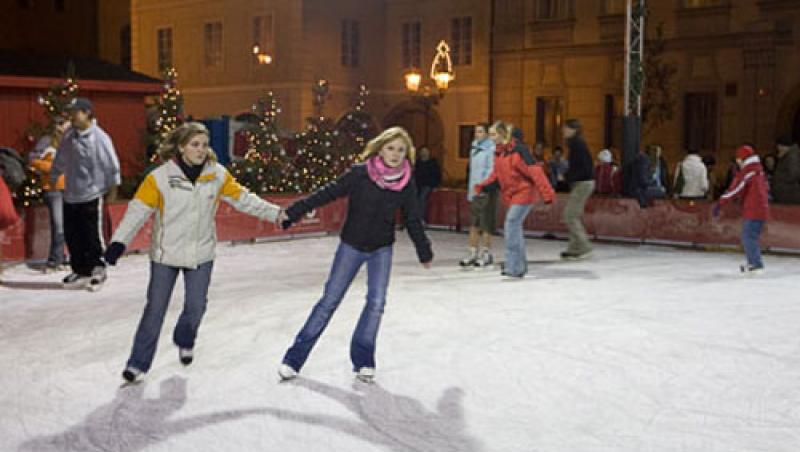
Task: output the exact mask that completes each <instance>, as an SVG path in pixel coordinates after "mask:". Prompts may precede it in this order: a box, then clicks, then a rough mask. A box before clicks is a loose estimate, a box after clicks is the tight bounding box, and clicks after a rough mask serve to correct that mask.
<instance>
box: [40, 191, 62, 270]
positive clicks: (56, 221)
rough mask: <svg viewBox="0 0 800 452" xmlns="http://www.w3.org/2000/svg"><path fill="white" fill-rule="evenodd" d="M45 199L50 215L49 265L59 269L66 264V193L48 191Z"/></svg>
mask: <svg viewBox="0 0 800 452" xmlns="http://www.w3.org/2000/svg"><path fill="white" fill-rule="evenodd" d="M44 199H45V201H46V202H47V210H48V213H49V214H50V252H49V253H48V255H47V263H48V265H51V266H53V267H57V266H59V265H61V264H63V263H64V192H63V191H61V190H51V191H48V192H47V193H45V195H44Z"/></svg>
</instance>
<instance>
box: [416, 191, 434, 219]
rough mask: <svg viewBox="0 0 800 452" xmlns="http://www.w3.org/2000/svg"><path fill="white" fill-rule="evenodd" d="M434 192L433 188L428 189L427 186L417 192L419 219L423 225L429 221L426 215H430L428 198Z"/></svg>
mask: <svg viewBox="0 0 800 452" xmlns="http://www.w3.org/2000/svg"><path fill="white" fill-rule="evenodd" d="M432 191H433V187H428V186H427V185H423V186H422V187H419V190H418V191H417V206H418V207H419V217H420V219H422V222H423V223H424V222H426V221H427V218H426V215H427V213H428V197H429V196H430V194H431V192H432Z"/></svg>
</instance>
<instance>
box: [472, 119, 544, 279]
mask: <svg viewBox="0 0 800 452" xmlns="http://www.w3.org/2000/svg"><path fill="white" fill-rule="evenodd" d="M512 129H513V127H512V126H511V125H509V124H506V123H503V122H501V121H498V122H496V123H494V124H493V125H492V127H491V129H490V134H492V135H496V136H497V139H496V141H497V156H496V158H495V162H494V169H493V170H492V173H491V174H490V175H489V177H487V178H486V179H485V180H483V181H482V182H480V183H479V184H478V185H476V186H475V193H476V194H478V193H481V192H485V191H491V190H495V189H496V186H497V185H499V188H500V194H501V196H502V199H503V204H505V205H506V206H507V207H508V210H507V211H506V220H505V226H504V228H503V233H504V235H505V242H506V256H505V266H504V268H503V275H504V276H507V277H508V280H519V279H522V278H523V277H524V276H525V274H526V273H527V272H528V260H527V255H526V252H525V251H526V250H525V235H524V233H523V229H522V225H523V223H524V221H525V217H527V216H528V213H529V212H530V211H531V208H532V207H533V204H536V203H538V202H540V201H544V202H545V203H548V204H549V203H551V202H553V199H554V198H555V192H554V191H553V188H552V187H551V186H550V182H549V181H548V180H547V177H545V174H544V170H543V169H542V165H541V164H538V165H537V164H536V162H535V160H534V159H533V156H532V155H531V154H530V151H529V150H528V148H527V146H524V145H523V144H521V143H520V142H518V141H517V139H515V138H513V137H512V136H511V134H512Z"/></svg>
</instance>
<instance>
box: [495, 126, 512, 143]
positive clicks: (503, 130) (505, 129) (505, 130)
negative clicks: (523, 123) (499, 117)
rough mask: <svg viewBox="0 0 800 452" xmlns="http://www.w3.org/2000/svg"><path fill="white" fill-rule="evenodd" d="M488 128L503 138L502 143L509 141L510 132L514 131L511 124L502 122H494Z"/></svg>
mask: <svg viewBox="0 0 800 452" xmlns="http://www.w3.org/2000/svg"><path fill="white" fill-rule="evenodd" d="M489 128H490V129H494V130H495V131H496V132H497V133H498V134H499V135H500V136H501V137H502V138H503V143H508V142H509V141H511V131H512V130H513V129H514V125H513V124H511V123H508V122H503V121H495V122H494V124H492V125H491V126H490V127H489Z"/></svg>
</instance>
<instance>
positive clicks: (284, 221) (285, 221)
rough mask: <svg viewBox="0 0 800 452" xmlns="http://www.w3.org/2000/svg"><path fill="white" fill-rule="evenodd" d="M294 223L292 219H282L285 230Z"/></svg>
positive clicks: (282, 226)
mask: <svg viewBox="0 0 800 452" xmlns="http://www.w3.org/2000/svg"><path fill="white" fill-rule="evenodd" d="M292 223H293V221H292V220H283V221H281V228H283V230H284V231H285V230H287V229H289V226H291V225H292Z"/></svg>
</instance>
